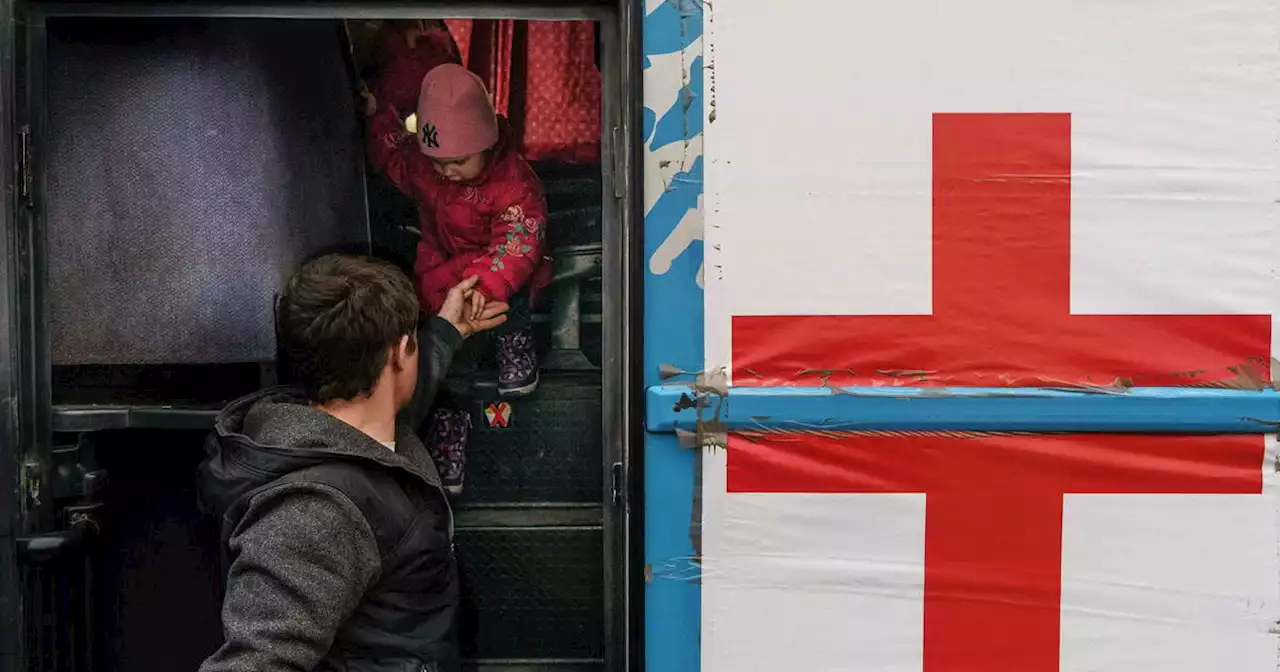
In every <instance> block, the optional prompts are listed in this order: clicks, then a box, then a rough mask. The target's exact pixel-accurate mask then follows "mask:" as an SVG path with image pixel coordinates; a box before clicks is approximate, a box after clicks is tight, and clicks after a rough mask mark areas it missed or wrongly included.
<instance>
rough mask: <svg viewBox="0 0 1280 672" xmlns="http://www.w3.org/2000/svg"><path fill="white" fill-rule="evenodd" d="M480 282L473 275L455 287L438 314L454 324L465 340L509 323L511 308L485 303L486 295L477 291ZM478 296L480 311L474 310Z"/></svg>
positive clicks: (491, 302)
mask: <svg viewBox="0 0 1280 672" xmlns="http://www.w3.org/2000/svg"><path fill="white" fill-rule="evenodd" d="M479 281H480V277H479V276H476V275H473V276H471V277H469V278H467V279H466V280H463V281H462V282H460V283H458V284H457V285H455V286H454V287H453V289H450V290H449V294H448V295H447V296H445V299H444V305H442V306H440V312H439V313H437V315H439V316H440V317H442V318H444V320H445V321H446V322H448V323H449V324H452V325H453V327H454V328H455V329H457V330H458V333H459V334H462V336H463V338H466V337H467V336H470V335H472V334H476V333H479V332H481V331H487V330H489V329H492V328H494V327H496V326H498V325H499V324H502V323H503V322H506V321H507V315H506V312H507V310H508V308H509V306H507V304H505V303H503V302H501V301H485V300H484V295H483V294H480V292H477V291H476V289H475V286H476V283H477V282H479ZM476 296H479V297H480V300H481V305H480V309H479V310H475V308H474V306H475V304H474V301H475V298H474V297H476Z"/></svg>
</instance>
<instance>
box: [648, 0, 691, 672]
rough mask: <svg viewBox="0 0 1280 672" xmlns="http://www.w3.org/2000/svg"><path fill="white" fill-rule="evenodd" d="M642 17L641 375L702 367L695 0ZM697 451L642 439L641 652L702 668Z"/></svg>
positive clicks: (662, 666)
mask: <svg viewBox="0 0 1280 672" xmlns="http://www.w3.org/2000/svg"><path fill="white" fill-rule="evenodd" d="M645 9H646V17H645V21H644V54H645V70H644V80H643V91H644V94H643V102H644V127H643V134H644V141H645V144H644V149H645V152H644V176H645V184H644V207H645V220H644V227H645V228H644V233H645V258H646V260H647V263H646V270H647V273H646V275H645V288H644V296H645V339H644V350H645V385H646V386H654V385H658V384H660V382H661V381H660V375H659V366H660V365H662V364H669V365H672V366H675V367H678V368H680V369H684V370H687V371H700V370H701V369H702V366H703V361H702V360H703V348H702V341H703V338H702V316H703V310H702V298H703V297H702V276H703V273H702V125H703V124H702V112H703V111H702V79H703V73H702V28H703V22H702V3H701V0H666V1H665V2H662V1H660V0H649V1H648V2H647V3H646V7H645ZM694 470H695V464H694V452H693V451H690V450H689V449H687V448H682V447H681V446H680V444H679V440H678V438H677V437H676V435H675V434H669V433H649V434H647V435H646V441H645V565H646V568H645V569H646V571H645V576H646V583H645V651H646V653H645V661H646V668H647V669H648V670H651V671H652V672H675V671H680V672H686V671H687V672H693V671H695V670H697V669H699V645H698V641H699V627H700V618H701V590H700V586H699V584H698V579H699V568H698V566H697V565H696V564H695V563H694V562H693V557H694V553H695V550H694V547H693V543H692V541H691V538H690V520H691V517H692V515H693V500H694V489H695V479H694Z"/></svg>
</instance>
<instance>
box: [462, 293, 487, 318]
mask: <svg viewBox="0 0 1280 672" xmlns="http://www.w3.org/2000/svg"><path fill="white" fill-rule="evenodd" d="M469 303H470V305H469V306H468V308H469V310H470V312H469V313H468V317H467V319H469V320H478V319H480V315H481V314H482V313H483V312H484V307H485V304H487V303H488V300H487V299H485V298H484V294H482V293H481V292H480V290H478V289H473V290H471V299H470V301H469Z"/></svg>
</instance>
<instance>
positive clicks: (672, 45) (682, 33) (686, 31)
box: [642, 0, 702, 56]
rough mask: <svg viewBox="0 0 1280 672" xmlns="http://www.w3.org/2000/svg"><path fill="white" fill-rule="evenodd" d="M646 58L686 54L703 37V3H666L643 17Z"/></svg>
mask: <svg viewBox="0 0 1280 672" xmlns="http://www.w3.org/2000/svg"><path fill="white" fill-rule="evenodd" d="M642 30H643V34H642V39H643V40H644V45H643V48H644V53H645V56H656V55H659V54H674V53H675V52H677V51H683V50H684V49H685V48H686V47H688V46H689V45H691V44H693V42H694V40H697V39H698V38H699V37H702V0H667V1H666V2H664V3H662V4H661V5H659V6H658V8H657V9H655V10H653V11H652V12H650V13H649V15H648V16H646V17H644V26H643V28H642Z"/></svg>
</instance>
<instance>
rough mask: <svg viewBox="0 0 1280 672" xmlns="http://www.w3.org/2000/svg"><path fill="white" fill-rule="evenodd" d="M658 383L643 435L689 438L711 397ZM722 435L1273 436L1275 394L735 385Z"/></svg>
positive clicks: (1277, 418)
mask: <svg viewBox="0 0 1280 672" xmlns="http://www.w3.org/2000/svg"><path fill="white" fill-rule="evenodd" d="M695 397H696V395H695V393H694V391H693V389H692V387H691V386H688V385H679V384H667V385H657V386H654V387H651V388H649V390H648V391H647V395H646V400H647V402H648V403H647V407H646V409H645V419H646V425H647V427H648V430H649V431H651V432H674V431H676V430H677V429H679V430H687V431H692V430H693V429H694V428H695V426H696V424H697V419H698V410H697V409H696V408H694V407H693V406H694V404H695V403H701V404H703V405H704V408H703V409H702V417H703V419H704V420H708V419H713V418H715V417H716V405H717V402H718V401H719V400H720V399H719V397H717V396H715V395H711V396H707V397H704V398H703V399H702V400H701V401H696V400H695ZM719 419H720V420H721V421H722V422H723V423H724V424H725V425H726V428H727V429H730V430H744V429H780V430H804V429H825V430H907V429H914V430H947V431H1014V432H1155V433H1176V432H1183V433H1205V432H1212V433H1258V432H1275V431H1277V430H1280V393H1277V392H1276V391H1274V390H1263V391H1250V390H1218V389H1200V388H1181V387H1137V388H1131V389H1129V390H1128V391H1125V392H1105V393H1104V392H1097V391H1090V392H1074V391H1068V390H1057V389H1052V390H1051V389H1040V388H958V387H950V388H946V387H943V388H937V387H934V388H920V387H847V388H841V389H840V391H838V392H837V391H836V390H833V389H832V388H828V387H735V388H730V389H729V393H728V395H727V396H726V397H725V398H724V400H723V405H722V406H721V408H720V414H719Z"/></svg>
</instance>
